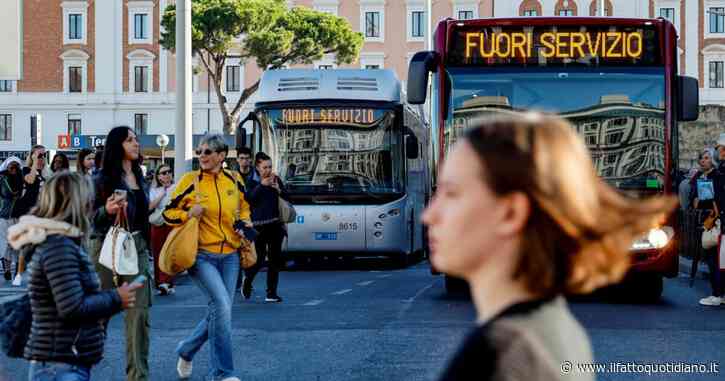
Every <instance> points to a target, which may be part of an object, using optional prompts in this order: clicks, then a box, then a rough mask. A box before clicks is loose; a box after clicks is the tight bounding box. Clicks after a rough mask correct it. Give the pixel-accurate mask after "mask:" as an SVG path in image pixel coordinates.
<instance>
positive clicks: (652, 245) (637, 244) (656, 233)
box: [632, 226, 675, 250]
mask: <svg viewBox="0 0 725 381" xmlns="http://www.w3.org/2000/svg"><path fill="white" fill-rule="evenodd" d="M674 235H675V231H674V229H672V228H671V227H669V226H662V227H658V228H654V229H652V230H650V231H649V232H648V233H647V235H646V236H645V237H642V238H640V239H638V240H636V241H634V243H633V244H632V250H651V249H661V248H663V247H665V246H667V245H668V244H669V243H670V241H671V240H672V238H673V237H674Z"/></svg>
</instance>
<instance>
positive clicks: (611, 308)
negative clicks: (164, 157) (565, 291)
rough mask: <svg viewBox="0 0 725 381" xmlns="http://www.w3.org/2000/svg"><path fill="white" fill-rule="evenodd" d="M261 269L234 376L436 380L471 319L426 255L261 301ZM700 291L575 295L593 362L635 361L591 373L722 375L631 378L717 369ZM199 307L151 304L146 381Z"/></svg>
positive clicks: (721, 332)
mask: <svg viewBox="0 0 725 381" xmlns="http://www.w3.org/2000/svg"><path fill="white" fill-rule="evenodd" d="M264 275H265V274H264V273H261V274H260V276H259V277H258V279H257V280H256V284H255V286H256V290H255V294H254V296H253V298H252V299H251V300H249V301H242V300H240V299H241V298H237V300H236V301H235V306H234V313H233V316H234V321H233V335H234V350H235V351H234V357H235V365H236V367H237V369H238V371H239V376H240V378H241V379H243V380H435V379H436V376H437V375H438V373H439V372H440V370H441V369H442V368H443V367H444V366H445V364H446V361H447V358H448V357H449V356H450V355H451V354H452V353H453V351H454V350H455V348H456V347H457V345H458V344H459V343H460V340H461V339H462V338H463V337H464V336H465V334H466V333H467V331H468V330H469V329H471V327H472V321H473V319H474V311H473V307H472V305H471V302H470V300H468V299H467V298H465V297H449V296H446V295H445V294H444V291H443V280H442V278H441V277H435V276H431V275H430V273H429V270H428V265H427V263H425V262H422V263H419V264H417V265H414V266H412V267H409V268H407V269H394V268H392V267H390V266H388V265H387V263H386V262H385V261H384V260H376V259H372V260H356V261H354V262H352V263H345V264H342V263H339V264H332V265H326V266H323V267H320V266H319V265H318V266H314V267H309V268H305V269H302V270H298V271H289V272H285V273H283V274H282V276H281V287H280V295H281V296H282V297H283V298H284V303H282V304H265V303H264V299H263V297H264V293H263V290H264ZM4 286H5V285H3V284H2V281H0V288H2V287H4ZM707 291H708V290H707V283H706V282H705V281H704V280H702V279H700V280H698V281H697V283H696V285H695V287H694V288H689V285H688V282H687V279H685V278H676V279H672V280H668V281H667V282H666V283H665V292H664V297H663V299H662V301H661V302H660V303H657V304H644V305H643V304H623V303H617V302H613V301H611V300H588V301H576V302H573V303H572V309H573V311H574V313H575V314H576V316H577V317H579V319H580V320H581V321H582V323H583V324H584V326H585V327H586V328H587V329H588V332H589V334H590V337H591V340H592V344H593V347H594V352H595V356H596V359H597V361H598V362H601V363H603V364H608V363H609V362H619V363H621V364H624V365H623V366H627V363H635V362H636V363H637V364H632V365H631V366H630V369H629V370H630V372H621V371H620V372H617V373H599V374H598V376H597V378H598V379H599V380H722V379H725V374H704V375H703V374H693V373H669V374H663V373H651V374H650V375H647V374H646V373H634V371H636V370H637V369H636V367H635V365H644V364H665V363H666V362H668V361H670V362H676V363H682V362H686V363H688V364H692V363H704V364H708V366H709V363H710V362H716V363H717V364H718V365H719V364H723V365H725V306H723V307H721V308H705V307H701V306H698V305H697V300H698V299H699V298H700V297H701V296H703V295H705V294H706V293H707ZM205 311H206V305H205V301H204V299H203V297H202V295H201V293H200V292H199V291H198V290H197V289H196V288H195V287H194V286H193V285H192V284H191V283H190V281H189V280H188V279H182V281H181V284H180V285H179V287H178V291H177V294H176V295H174V296H170V297H163V298H156V299H155V304H154V306H153V308H152V320H151V325H152V342H151V359H150V361H151V372H152V379H153V380H159V381H165V380H176V379H177V376H176V371H175V367H176V356H175V354H174V348H175V346H176V344H177V342H178V341H179V340H180V339H181V338H183V337H184V336H185V335H187V334H188V333H189V332H190V331H191V329H192V327H193V326H194V325H195V324H196V323H197V321H198V320H200V319H201V318H202V316H203V315H204V313H205ZM122 328H123V324H122V320H121V319H119V318H118V317H117V318H115V319H114V320H113V321H112V323H111V326H110V330H109V338H108V340H107V343H106V357H105V359H104V360H103V361H102V362H101V363H100V364H99V365H98V366H96V367H94V369H93V379H97V380H124V364H125V359H124V341H123V336H122ZM208 358H209V352H208V347H205V348H204V349H203V350H202V351H201V352H200V353H199V354H198V355H197V357H196V358H195V360H194V376H193V378H192V379H193V380H202V379H203V378H204V376H205V374H206V372H207V370H208ZM632 367H634V368H632ZM0 368H4V370H3V369H0V379H2V374H3V373H5V377H6V379H8V380H13V381H15V380H25V379H26V370H27V363H25V362H24V361H19V360H10V359H7V358H4V357H0ZM620 370H626V369H620ZM643 370H644V369H643ZM573 371H576V369H575V370H573ZM723 372H725V369H723Z"/></svg>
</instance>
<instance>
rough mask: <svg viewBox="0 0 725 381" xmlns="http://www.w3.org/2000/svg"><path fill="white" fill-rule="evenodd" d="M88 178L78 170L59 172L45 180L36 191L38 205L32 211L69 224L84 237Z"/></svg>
mask: <svg viewBox="0 0 725 381" xmlns="http://www.w3.org/2000/svg"><path fill="white" fill-rule="evenodd" d="M89 185H90V184H89V182H88V180H87V179H86V178H85V177H84V176H82V175H81V174H79V173H74V172H70V171H60V172H58V173H56V174H54V175H53V176H51V177H50V179H48V181H47V182H46V183H45V186H44V187H43V189H42V190H41V191H40V197H39V198H38V204H37V206H36V207H35V208H34V209H33V211H32V214H33V215H35V216H37V217H40V218H48V219H52V220H56V221H62V222H66V223H69V224H71V225H73V226H75V227H77V228H78V229H80V231H81V232H83V233H84V234H85V236H88V234H87V233H88V232H89V230H90V228H91V221H90V219H89V218H88V216H89V213H90V210H91V205H92V200H93V194H92V193H91V188H90V186H89Z"/></svg>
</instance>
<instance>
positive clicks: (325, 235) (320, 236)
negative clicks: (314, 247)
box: [315, 233, 337, 241]
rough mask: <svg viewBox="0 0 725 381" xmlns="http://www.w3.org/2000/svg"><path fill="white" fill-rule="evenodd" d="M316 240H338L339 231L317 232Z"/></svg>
mask: <svg viewBox="0 0 725 381" xmlns="http://www.w3.org/2000/svg"><path fill="white" fill-rule="evenodd" d="M315 241H337V233H315Z"/></svg>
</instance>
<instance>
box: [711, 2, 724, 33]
mask: <svg viewBox="0 0 725 381" xmlns="http://www.w3.org/2000/svg"><path fill="white" fill-rule="evenodd" d="M710 33H725V8H710Z"/></svg>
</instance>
